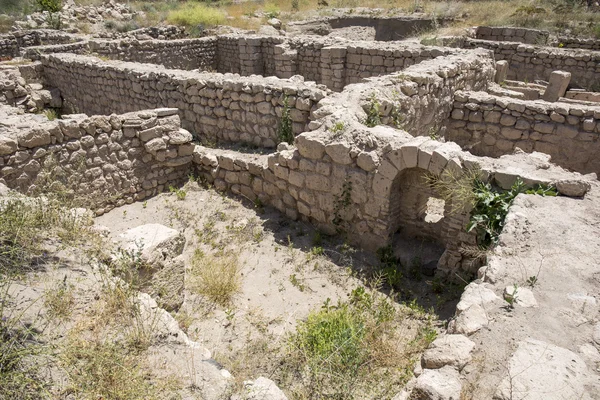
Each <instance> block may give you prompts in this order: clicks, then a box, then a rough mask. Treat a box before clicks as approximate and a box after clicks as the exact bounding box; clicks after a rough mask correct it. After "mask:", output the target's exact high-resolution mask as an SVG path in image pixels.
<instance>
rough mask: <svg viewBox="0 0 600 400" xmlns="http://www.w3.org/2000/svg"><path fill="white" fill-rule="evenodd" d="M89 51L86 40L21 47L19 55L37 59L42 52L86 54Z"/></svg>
mask: <svg viewBox="0 0 600 400" xmlns="http://www.w3.org/2000/svg"><path fill="white" fill-rule="evenodd" d="M89 51H90V49H89V43H88V42H87V41H83V42H77V43H68V44H55V45H49V46H31V47H27V48H24V49H21V56H22V57H23V58H28V59H30V60H34V61H39V60H40V59H41V57H42V55H44V54H56V53H70V54H88V53H89Z"/></svg>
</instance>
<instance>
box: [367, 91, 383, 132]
mask: <svg viewBox="0 0 600 400" xmlns="http://www.w3.org/2000/svg"><path fill="white" fill-rule="evenodd" d="M379 107H380V104H379V100H377V97H376V95H375V93H372V94H371V95H370V96H369V104H368V109H367V117H366V118H365V120H364V121H363V124H365V125H366V126H368V127H369V128H373V127H374V126H377V125H381V117H380V115H379Z"/></svg>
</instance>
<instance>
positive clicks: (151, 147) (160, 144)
mask: <svg viewBox="0 0 600 400" xmlns="http://www.w3.org/2000/svg"><path fill="white" fill-rule="evenodd" d="M144 147H145V148H146V150H147V151H148V152H149V153H156V152H157V151H159V150H166V149H167V143H166V142H165V141H164V140H163V139H162V138H156V139H152V140H150V141H149V142H147V143H145V144H144Z"/></svg>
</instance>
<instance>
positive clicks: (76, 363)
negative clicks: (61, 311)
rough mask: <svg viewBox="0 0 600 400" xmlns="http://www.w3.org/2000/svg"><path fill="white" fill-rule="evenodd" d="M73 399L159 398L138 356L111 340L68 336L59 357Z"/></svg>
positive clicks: (126, 399)
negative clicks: (67, 378) (68, 380)
mask: <svg viewBox="0 0 600 400" xmlns="http://www.w3.org/2000/svg"><path fill="white" fill-rule="evenodd" d="M60 357H61V364H62V366H63V367H64V369H65V370H66V372H67V374H68V377H69V379H70V382H69V383H70V386H69V391H70V392H71V393H72V394H74V395H75V397H76V398H85V399H92V398H93V399H106V400H137V399H156V398H158V396H157V393H156V388H155V387H153V385H152V384H151V382H150V381H148V380H147V379H146V377H145V370H144V368H143V359H142V357H141V356H140V355H138V354H136V353H134V352H131V351H129V350H128V349H126V348H123V347H122V345H121V344H119V343H117V342H114V341H111V340H99V339H94V340H86V339H83V338H81V337H79V336H77V337H71V338H70V339H69V340H68V344H67V345H66V346H65V347H64V351H63V352H62V354H61V356H60Z"/></svg>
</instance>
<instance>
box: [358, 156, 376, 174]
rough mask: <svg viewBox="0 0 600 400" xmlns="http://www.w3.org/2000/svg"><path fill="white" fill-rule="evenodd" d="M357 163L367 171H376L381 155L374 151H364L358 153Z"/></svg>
mask: <svg viewBox="0 0 600 400" xmlns="http://www.w3.org/2000/svg"><path fill="white" fill-rule="evenodd" d="M356 164H357V165H358V166H359V167H360V168H362V169H364V170H365V171H367V172H371V171H374V170H375V169H376V168H377V167H378V166H379V156H378V155H377V153H376V152H374V151H370V152H365V151H363V152H361V153H360V154H359V155H358V157H357V159H356Z"/></svg>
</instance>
